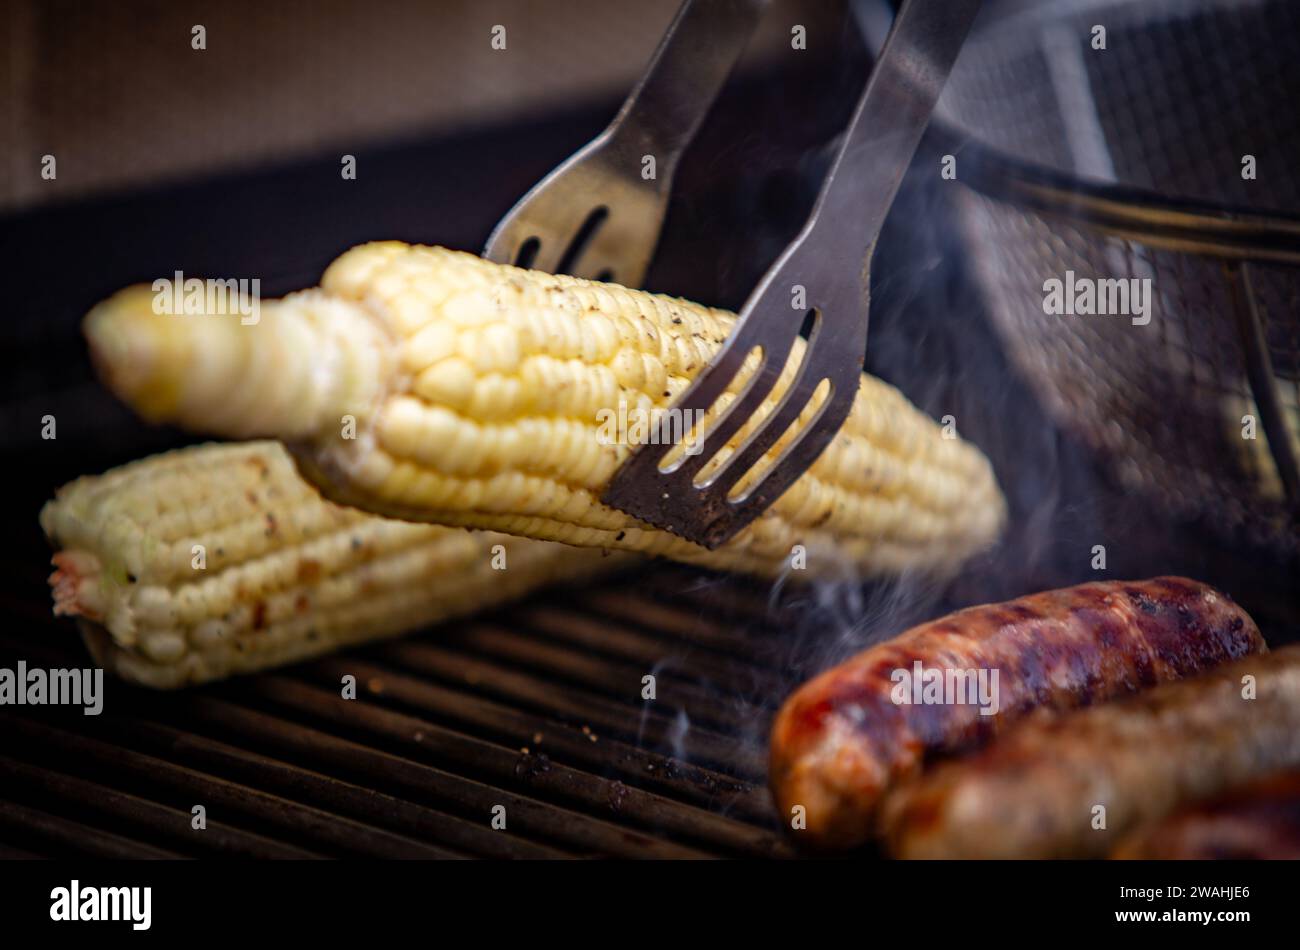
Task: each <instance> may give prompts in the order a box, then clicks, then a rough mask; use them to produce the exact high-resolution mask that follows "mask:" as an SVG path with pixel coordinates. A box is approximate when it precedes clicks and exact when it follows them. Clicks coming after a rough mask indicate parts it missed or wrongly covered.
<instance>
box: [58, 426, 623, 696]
mask: <svg viewBox="0 0 1300 950" xmlns="http://www.w3.org/2000/svg"><path fill="white" fill-rule="evenodd" d="M41 526H42V527H43V528H44V529H45V533H46V535H47V536H48V537H49V538H50V540H51V542H52V543H53V544H54V546H55V547H56V548H58V549H59V550H58V553H57V554H55V556H54V564H55V567H56V568H57V570H56V571H55V572H54V574H53V575H52V576H51V578H50V582H51V584H52V585H53V588H54V600H55V608H54V609H55V613H57V614H68V615H73V616H77V617H80V618H82V619H83V620H84V621H85V624H84V625H83V629H84V630H85V632H86V641H87V644H88V646H89V647H90V649H91V652H92V654H94V656H95V659H96V660H97V661H98V662H99V663H100V664H101V665H103V666H105V667H107V668H109V669H111V670H113V671H114V672H116V673H117V674H119V675H120V676H122V677H124V678H125V679H129V680H133V681H135V682H138V683H141V684H144V685H146V686H153V687H157V688H172V687H177V686H184V685H188V684H191V683H199V682H203V681H205V680H211V679H217V678H219V677H223V676H228V675H231V674H234V673H245V672H251V671H253V670H261V669H265V668H267V667H270V666H276V665H279V664H281V663H288V662H292V661H296V660H301V659H304V658H306V657H310V656H314V655H317V654H321V653H325V652H328V651H330V650H333V649H335V648H338V647H342V646H344V645H347V644H354V643H360V642H362V641H366V640H374V639H378V638H380V637H385V636H390V635H396V634H399V633H403V632H405V631H408V630H411V629H413V628H415V627H419V626H422V625H425V624H428V623H432V622H434V621H437V620H442V619H445V618H448V617H454V616H457V615H461V614H466V613H469V612H471V611H474V610H477V609H479V608H482V607H485V606H490V605H494V604H499V603H502V602H504V601H506V600H509V599H511V598H514V597H518V596H520V595H522V594H524V593H526V592H528V591H530V590H532V589H534V588H536V587H539V586H541V585H543V584H545V583H547V582H550V581H557V580H562V579H570V578H579V577H587V576H591V575H594V574H597V573H601V572H603V571H607V570H610V569H612V568H613V567H615V566H617V565H618V564H619V562H620V561H622V560H625V559H623V558H618V557H610V558H603V557H602V556H601V552H599V551H583V550H578V549H575V548H571V547H568V546H566V545H562V544H549V543H546V542H542V541H529V540H524V539H521V538H514V537H509V536H506V535H500V534H493V533H490V532H471V531H466V530H464V529H463V528H448V527H442V526H439V525H427V524H411V523H407V522H400V521H390V520H388V519H386V518H380V517H376V516H374V515H368V514H364V513H362V512H360V511H355V510H353V509H349V508H341V507H339V506H337V505H334V504H331V503H330V502H327V501H325V500H323V499H322V498H321V497H320V495H319V494H318V493H317V492H316V491H315V489H313V488H312V487H311V486H310V485H308V484H307V483H306V482H304V481H303V480H302V478H301V477H300V476H299V475H298V473H297V471H296V469H295V467H294V464H293V460H292V459H290V458H289V456H288V454H287V453H286V452H285V451H284V448H283V446H281V445H280V444H279V443H277V442H253V443H246V444H231V445H205V446H197V447H194V448H189V449H181V450H179V451H175V452H169V453H166V454H164V455H159V456H154V457H152V458H148V459H145V460H143V461H139V462H135V463H132V464H130V465H125V466H123V467H121V468H117V469H114V470H112V471H110V472H108V473H106V474H104V475H98V476H89V477H86V478H81V479H78V480H77V481H75V482H72V483H71V484H69V485H66V486H64V487H63V488H62V489H60V490H59V492H58V495H57V497H56V498H55V499H54V500H53V501H51V502H49V503H47V504H46V505H45V507H44V509H43V510H42V511H41ZM498 546H499V547H498Z"/></svg>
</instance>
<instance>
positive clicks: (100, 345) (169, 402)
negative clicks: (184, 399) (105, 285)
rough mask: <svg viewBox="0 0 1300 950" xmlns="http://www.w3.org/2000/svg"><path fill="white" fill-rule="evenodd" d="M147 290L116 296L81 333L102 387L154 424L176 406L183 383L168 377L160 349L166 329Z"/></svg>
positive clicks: (91, 315)
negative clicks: (154, 324) (156, 321)
mask: <svg viewBox="0 0 1300 950" xmlns="http://www.w3.org/2000/svg"><path fill="white" fill-rule="evenodd" d="M148 298H149V289H148V288H147V287H144V286H143V285H140V286H135V287H128V288H126V289H125V290H121V291H118V292H117V293H116V294H114V295H113V296H112V297H110V298H109V299H107V300H105V301H104V302H103V303H100V304H98V305H97V306H96V307H95V308H94V309H93V310H91V311H90V313H89V314H88V315H87V316H86V319H85V321H84V322H83V324H82V332H83V333H84V334H85V337H86V342H87V344H88V345H89V348H90V358H91V361H92V363H93V364H94V366H95V371H96V372H97V373H98V374H99V376H100V378H101V379H102V380H103V381H104V384H105V385H106V386H108V388H109V389H111V390H112V391H113V392H114V393H115V394H116V395H117V396H118V397H119V398H120V399H122V400H123V401H124V402H126V403H127V404H128V405H130V406H131V407H132V408H133V409H135V411H136V412H138V413H140V415H142V416H144V417H145V418H147V419H149V420H151V421H158V420H160V419H163V418H165V417H166V416H167V415H168V413H170V412H171V411H172V409H173V408H174V406H175V402H176V397H177V385H178V383H179V380H178V379H176V378H174V377H171V374H169V373H168V368H169V365H168V363H167V361H166V360H165V359H164V358H163V354H162V352H161V350H162V347H161V346H160V344H161V343H162V342H163V340H164V339H165V337H164V334H163V333H162V332H161V331H162V329H163V328H162V327H161V326H159V327H151V326H150V325H149V323H150V321H149V320H148V318H150V317H155V318H156V315H155V314H154V313H153V310H152V307H151V306H150V303H149V299H148Z"/></svg>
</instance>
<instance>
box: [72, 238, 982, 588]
mask: <svg viewBox="0 0 1300 950" xmlns="http://www.w3.org/2000/svg"><path fill="white" fill-rule="evenodd" d="M152 299H153V297H152V295H151V293H150V291H149V289H148V288H144V287H137V288H132V289H128V290H126V291H123V292H121V293H119V294H118V295H117V296H115V297H112V298H110V299H109V300H107V301H105V302H104V303H102V304H100V305H99V306H98V307H97V308H96V309H95V310H94V311H92V312H91V314H90V315H89V316H88V318H87V322H86V333H87V336H88V338H89V340H90V343H91V347H92V351H93V353H94V356H95V358H96V362H97V363H98V365H99V366H100V367H101V368H102V371H103V374H104V376H105V378H106V380H107V381H108V383H109V385H110V386H111V387H112V388H113V389H114V390H115V391H116V392H117V393H118V394H119V395H120V396H121V397H122V398H123V399H125V400H126V401H127V402H128V403H130V404H131V405H132V406H133V407H135V409H136V410H137V411H139V412H140V413H141V414H142V415H144V416H146V417H148V418H150V419H155V420H162V421H168V422H174V423H178V424H180V425H183V426H187V427H189V428H191V429H194V430H198V431H202V432H206V433H211V434H214V435H220V436H226V437H236V438H246V437H252V436H270V437H276V438H280V439H283V440H285V441H287V442H289V443H290V446H291V448H292V449H293V450H294V453H295V455H296V456H297V459H298V461H299V464H300V466H301V467H302V469H303V471H304V472H305V473H306V474H307V475H308V476H309V477H310V478H311V479H312V480H313V481H315V482H317V483H318V484H319V485H320V487H321V488H322V490H324V491H325V492H326V494H328V495H329V496H330V497H332V498H334V499H335V500H338V501H342V502H343V503H346V504H350V505H355V506H357V507H361V508H365V509H368V510H371V511H375V512H378V513H381V514H385V515H388V516H391V517H397V518H403V519H408V520H415V521H428V522H435V523H439V524H449V525H466V526H472V527H479V528H487V529H492V530H496V531H505V532H509V533H511V534H518V535H524V536H527V537H533V538H543V539H548V540H556V541H565V542H568V543H570V544H576V545H589V546H600V547H610V548H627V549H631V550H635V551H641V552H645V553H649V554H661V555H666V556H668V557H672V558H675V559H678V560H682V561H688V562H693V563H697V564H703V565H706V566H711V567H718V568H731V569H740V570H746V571H751V572H754V573H759V574H767V575H771V574H776V573H779V572H781V571H782V570H783V568H784V566H785V565H786V564H787V563H789V562H790V560H791V556H792V554H794V553H797V552H796V546H797V545H800V546H802V547H803V549H804V550H803V552H802V553H803V555H804V560H805V561H806V566H807V572H806V573H807V575H814V574H821V575H826V574H832V575H846V574H849V575H855V574H858V573H865V574H890V573H897V572H900V571H903V570H907V569H913V568H921V569H928V570H933V571H936V572H946V571H949V570H951V569H953V568H955V567H956V566H957V564H959V563H960V562H961V561H962V560H964V559H965V558H966V557H968V556H969V555H971V554H972V553H973V552H975V551H977V550H979V549H980V548H983V547H985V546H986V545H988V544H989V543H990V542H992V541H993V540H994V538H995V537H996V536H997V534H998V532H999V530H1000V528H1001V526H1002V523H1003V521H1004V518H1005V505H1004V502H1003V499H1002V495H1001V493H1000V491H999V490H998V487H997V483H996V481H995V479H994V477H993V473H992V471H991V468H990V466H989V464H988V461H987V460H986V459H985V458H984V456H983V455H982V454H981V453H980V452H979V450H978V449H976V448H974V447H973V446H971V445H969V444H967V443H965V442H963V441H961V440H960V439H958V438H956V436H955V434H952V433H943V432H941V430H940V428H939V427H938V426H937V425H936V424H935V423H934V422H933V421H932V420H931V419H929V418H928V417H927V416H925V415H924V414H922V413H921V412H919V411H918V410H917V409H916V408H915V407H913V406H912V405H911V404H910V403H909V402H908V401H907V400H906V399H905V398H904V397H903V396H902V395H901V394H900V393H899V392H898V391H897V390H896V389H894V388H893V387H892V386H889V385H888V384H886V383H883V382H881V381H880V380H878V379H874V378H872V377H870V376H866V375H864V376H862V377H861V383H860V385H859V390H858V394H857V401H856V403H855V406H854V408H853V411H852V414H851V415H850V417H849V419H848V421H847V422H846V423H845V425H844V426H843V428H842V429H841V431H840V433H839V435H838V436H837V438H836V439H835V441H834V442H833V443H832V444H831V446H830V447H829V448H828V449H827V450H826V451H825V452H824V453H823V454H822V456H821V457H820V458H819V459H818V460H817V461H816V462H815V463H814V465H813V466H812V468H811V469H810V470H809V471H808V472H807V473H805V474H804V476H803V477H802V478H800V479H799V480H798V481H797V482H796V483H795V484H794V485H792V486H791V488H790V489H789V490H788V491H787V492H786V493H785V494H784V495H783V496H782V497H781V498H780V499H779V500H778V501H777V502H776V503H775V504H774V505H773V506H772V507H771V508H770V509H769V510H768V511H767V512H765V513H764V514H763V515H762V516H761V517H759V518H758V519H757V520H756V521H755V522H754V523H752V524H751V525H750V526H748V527H747V528H746V529H745V530H744V531H743V532H741V533H740V534H739V535H737V536H736V537H735V538H733V539H732V540H731V541H730V542H729V543H727V544H726V545H724V546H722V547H721V548H719V549H718V550H716V551H708V550H705V549H704V548H701V547H698V546H696V545H694V544H692V543H690V542H688V541H686V540H684V539H681V538H678V537H675V536H673V535H671V534H669V533H667V532H664V531H661V530H657V529H655V528H653V527H651V526H649V525H646V524H644V523H641V522H638V521H636V520H634V519H632V518H630V517H629V516H627V515H625V514H624V513H622V512H620V511H617V510H615V509H613V508H610V507H607V506H605V505H603V504H601V502H600V495H601V493H602V491H603V490H604V488H605V487H606V485H607V484H608V483H609V481H610V479H611V478H612V477H613V475H614V472H615V471H616V470H617V469H618V467H619V465H620V464H621V463H622V462H623V461H624V459H625V458H626V457H627V455H628V453H629V452H630V451H631V447H630V446H629V444H628V442H629V441H635V440H634V439H624V438H620V437H619V431H618V430H617V428H616V427H615V426H613V425H612V423H613V422H614V420H630V426H629V428H633V429H634V428H635V426H636V424H637V420H644V419H647V418H652V417H653V414H654V413H655V412H656V411H662V410H664V409H666V408H668V407H669V406H671V404H672V402H673V400H674V399H675V398H676V397H677V396H678V395H679V394H680V393H681V392H682V391H683V390H684V389H685V388H686V387H687V385H688V384H689V383H690V381H691V380H692V378H693V377H695V376H696V375H698V374H699V373H700V372H701V371H702V370H703V368H704V367H705V365H706V364H707V363H708V361H709V358H710V357H711V356H712V354H713V353H714V352H715V351H716V350H717V349H718V348H719V347H720V346H721V345H722V343H723V341H724V340H725V339H726V337H727V335H728V333H729V332H730V330H731V327H732V325H733V323H734V322H735V317H734V315H733V314H731V313H728V312H726V311H722V310H715V309H711V308H709V307H704V306H700V305H698V304H693V303H689V302H687V301H684V300H679V299H675V298H670V297H664V296H659V295H655V294H649V293H643V292H640V291H634V290H628V289H626V288H624V287H620V286H618V285H615V284H602V283H596V282H592V281H586V280H580V279H576V278H570V277H563V276H552V275H549V274H543V273H539V272H535V271H525V270H521V269H519V268H515V267H508V266H501V265H497V264H492V263H489V262H487V261H483V260H481V259H480V258H477V257H474V256H473V255H470V254H465V253H461V252H457V251H449V250H445V249H443V248H429V247H412V246H408V245H405V244H400V243H395V242H393V243H378V244H367V245H363V246H361V247H357V248H354V249H352V250H350V251H348V252H347V253H346V254H344V255H343V256H342V257H340V258H339V259H338V260H337V261H335V262H334V263H333V264H332V265H331V266H330V268H329V269H328V271H327V272H326V274H325V276H324V278H323V280H322V282H321V287H320V288H319V289H313V290H308V291H304V292H301V293H297V294H291V295H290V296H288V297H286V298H284V299H282V300H278V301H270V302H266V303H264V304H262V305H261V309H260V319H259V320H258V321H257V322H256V323H254V324H251V325H250V324H248V323H247V322H246V321H242V320H241V319H239V318H238V317H236V316H218V315H213V314H208V315H185V316H179V315H168V314H157V313H155V312H154V309H153V306H152ZM802 352H803V344H802V341H797V342H796V347H795V352H794V353H793V354H792V355H791V358H790V362H789V363H788V364H787V366H786V367H785V371H784V374H783V376H782V378H781V381H780V382H779V383H778V384H777V386H776V388H775V389H774V391H773V393H772V395H771V396H770V397H769V398H768V400H767V401H766V403H765V405H764V406H763V409H762V410H761V412H760V413H759V414H758V418H762V417H765V416H766V415H767V414H769V413H771V412H772V411H773V410H774V408H775V407H776V405H777V404H778V401H779V398H780V396H781V394H783V393H784V392H785V390H786V389H787V388H788V387H789V385H790V383H791V382H792V380H793V378H794V374H795V371H796V369H797V365H798V362H799V360H800V358H801V355H802ZM757 362H758V357H757V355H756V354H751V357H750V359H749V361H748V364H747V368H746V370H745V371H744V372H742V374H741V376H740V377H739V378H738V379H737V380H736V381H735V382H734V383H733V386H732V388H731V390H730V392H729V394H728V395H727V396H726V397H724V400H723V401H722V403H720V407H721V406H722V405H725V404H726V403H728V402H729V401H730V400H733V399H734V398H735V396H736V394H737V392H739V391H740V387H741V386H743V385H744V382H745V380H746V378H747V375H748V374H750V373H752V372H753V370H754V368H755V367H756V365H757ZM720 407H719V408H720ZM816 408H817V407H816V404H810V406H809V407H808V408H807V409H806V410H805V413H804V416H803V417H802V419H801V421H802V422H806V421H808V420H809V419H810V418H811V417H812V415H813V413H814V412H815V411H816ZM715 411H716V410H715ZM708 421H709V420H708V419H707V418H706V420H705V424H706V425H707V423H708ZM755 425H756V422H750V423H747V424H746V426H745V427H743V428H742V429H741V430H740V432H739V433H738V434H737V435H736V436H735V437H734V438H733V439H732V442H731V444H730V446H729V448H728V449H727V450H724V451H728V452H729V451H731V450H732V449H734V447H735V446H736V445H738V444H739V442H740V440H741V439H743V438H744V437H745V436H746V435H747V434H748V432H749V431H751V430H752V429H753V428H754V426H755ZM795 432H797V428H796V429H795V430H793V431H791V432H789V433H787V434H786V435H785V436H784V437H783V438H782V439H781V440H779V441H778V442H777V444H776V445H775V446H774V447H773V449H772V451H771V452H770V453H769V456H768V458H769V459H771V458H774V457H775V454H776V453H778V452H780V451H781V449H782V448H784V446H785V445H786V444H787V443H788V441H789V440H790V439H791V438H793V435H794V434H795ZM611 435H613V437H611ZM945 436H947V437H945ZM796 566H798V565H796Z"/></svg>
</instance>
